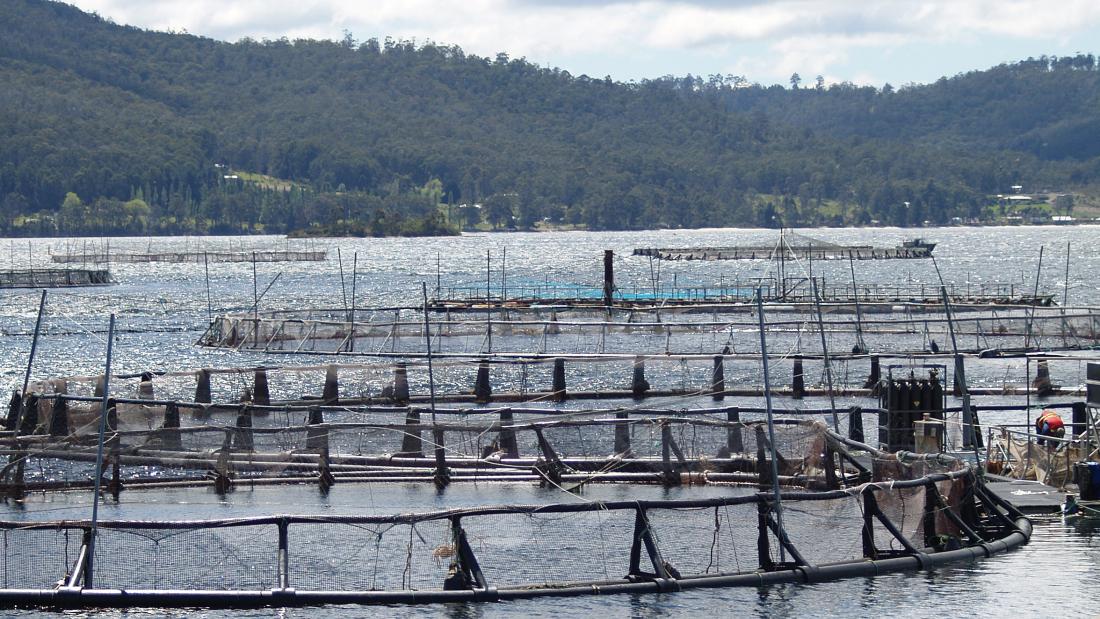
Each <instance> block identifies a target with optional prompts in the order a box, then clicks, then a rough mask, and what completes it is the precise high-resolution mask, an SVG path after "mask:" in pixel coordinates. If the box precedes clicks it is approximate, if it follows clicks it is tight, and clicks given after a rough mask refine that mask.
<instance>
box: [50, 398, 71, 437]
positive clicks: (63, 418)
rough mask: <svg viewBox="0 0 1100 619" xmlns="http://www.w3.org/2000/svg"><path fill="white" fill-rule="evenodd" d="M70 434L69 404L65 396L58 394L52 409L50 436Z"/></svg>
mask: <svg viewBox="0 0 1100 619" xmlns="http://www.w3.org/2000/svg"><path fill="white" fill-rule="evenodd" d="M68 435H69V406H68V402H66V400H65V398H63V397H61V396H60V395H58V396H57V397H55V398H54V400H53V410H51V411H50V436H68Z"/></svg>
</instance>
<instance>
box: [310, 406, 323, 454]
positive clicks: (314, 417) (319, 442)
mask: <svg viewBox="0 0 1100 619" xmlns="http://www.w3.org/2000/svg"><path fill="white" fill-rule="evenodd" d="M307 425H308V426H309V428H308V429H307V430H306V451H308V452H310V453H318V454H319V453H321V452H322V451H326V452H327V451H328V448H329V444H328V428H325V427H323V426H324V425H325V412H324V411H323V410H321V407H320V406H314V407H311V408H310V409H309V420H308V422H307Z"/></svg>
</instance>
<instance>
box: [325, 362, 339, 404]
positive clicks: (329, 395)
mask: <svg viewBox="0 0 1100 619" xmlns="http://www.w3.org/2000/svg"><path fill="white" fill-rule="evenodd" d="M321 400H323V401H324V403H325V404H335V403H336V402H339V401H340V374H339V370H338V369H337V367H336V366H335V365H330V366H328V367H326V368H325V388H324V391H322V394H321Z"/></svg>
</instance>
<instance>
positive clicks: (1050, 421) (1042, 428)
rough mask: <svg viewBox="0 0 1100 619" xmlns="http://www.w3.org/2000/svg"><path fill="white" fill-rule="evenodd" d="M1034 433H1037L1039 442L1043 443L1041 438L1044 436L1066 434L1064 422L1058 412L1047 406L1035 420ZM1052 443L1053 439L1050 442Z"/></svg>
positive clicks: (1060, 436) (1062, 435) (1057, 436)
mask: <svg viewBox="0 0 1100 619" xmlns="http://www.w3.org/2000/svg"><path fill="white" fill-rule="evenodd" d="M1035 433H1036V434H1038V435H1039V444H1040V445H1043V444H1044V443H1045V442H1046V441H1044V440H1043V437H1044V436H1050V437H1054V438H1062V437H1064V436H1065V435H1066V424H1065V423H1064V422H1063V421H1062V417H1061V416H1059V415H1058V413H1056V412H1054V411H1052V410H1050V409H1049V408H1048V409H1046V410H1044V411H1043V412H1042V413H1041V414H1040V415H1039V417H1038V418H1037V419H1036V420H1035ZM1053 443H1054V441H1051V444H1053Z"/></svg>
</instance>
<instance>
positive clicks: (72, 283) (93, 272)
mask: <svg viewBox="0 0 1100 619" xmlns="http://www.w3.org/2000/svg"><path fill="white" fill-rule="evenodd" d="M113 283H115V282H114V280H112V279H111V272H110V271H108V270H106V269H9V270H7V271H0V288H77V287H83V286H107V285H110V284H113Z"/></svg>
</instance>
